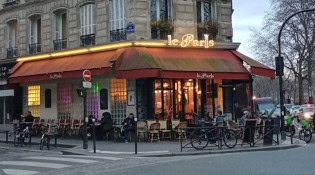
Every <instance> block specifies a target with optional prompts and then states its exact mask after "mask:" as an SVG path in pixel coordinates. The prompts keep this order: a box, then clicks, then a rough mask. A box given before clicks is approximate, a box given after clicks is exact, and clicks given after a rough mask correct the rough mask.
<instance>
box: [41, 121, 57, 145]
mask: <svg viewBox="0 0 315 175" xmlns="http://www.w3.org/2000/svg"><path fill="white" fill-rule="evenodd" d="M57 129H58V128H57V125H56V124H49V123H48V124H47V125H46V127H45V128H44V133H43V135H42V136H41V139H40V143H39V149H40V150H43V148H44V146H46V147H47V149H48V150H49V149H50V139H51V136H53V135H56V134H57Z"/></svg>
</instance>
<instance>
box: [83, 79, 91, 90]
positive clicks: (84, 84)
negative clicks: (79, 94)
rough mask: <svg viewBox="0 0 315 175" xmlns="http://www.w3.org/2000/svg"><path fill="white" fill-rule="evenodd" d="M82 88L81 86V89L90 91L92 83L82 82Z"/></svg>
mask: <svg viewBox="0 0 315 175" xmlns="http://www.w3.org/2000/svg"><path fill="white" fill-rule="evenodd" d="M82 86H83V88H86V89H91V88H92V83H91V82H89V81H83V82H82Z"/></svg>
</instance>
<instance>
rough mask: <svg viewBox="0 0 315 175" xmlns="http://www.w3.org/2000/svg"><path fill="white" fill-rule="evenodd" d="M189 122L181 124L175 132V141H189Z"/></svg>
mask: <svg viewBox="0 0 315 175" xmlns="http://www.w3.org/2000/svg"><path fill="white" fill-rule="evenodd" d="M186 128H187V122H180V123H179V124H178V126H177V129H176V130H175V139H179V140H182V139H185V140H186V139H187V136H186Z"/></svg>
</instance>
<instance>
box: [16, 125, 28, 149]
mask: <svg viewBox="0 0 315 175" xmlns="http://www.w3.org/2000/svg"><path fill="white" fill-rule="evenodd" d="M25 138H30V134H29V127H28V126H27V127H25V129H23V130H22V128H20V127H19V128H17V131H16V132H14V139H13V145H14V146H15V147H18V146H19V145H20V146H21V147H23V145H27V144H28V143H27V142H25Z"/></svg>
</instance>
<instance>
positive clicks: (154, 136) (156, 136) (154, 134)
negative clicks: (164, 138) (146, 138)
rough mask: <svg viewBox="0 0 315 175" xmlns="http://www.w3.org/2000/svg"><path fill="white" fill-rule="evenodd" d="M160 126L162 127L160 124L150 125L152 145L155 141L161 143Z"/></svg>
mask: <svg viewBox="0 0 315 175" xmlns="http://www.w3.org/2000/svg"><path fill="white" fill-rule="evenodd" d="M160 126H161V124H160V123H152V124H151V125H150V130H149V134H150V140H151V143H152V142H153V141H160Z"/></svg>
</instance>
